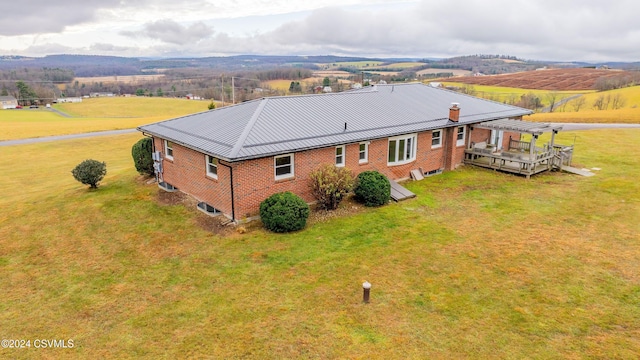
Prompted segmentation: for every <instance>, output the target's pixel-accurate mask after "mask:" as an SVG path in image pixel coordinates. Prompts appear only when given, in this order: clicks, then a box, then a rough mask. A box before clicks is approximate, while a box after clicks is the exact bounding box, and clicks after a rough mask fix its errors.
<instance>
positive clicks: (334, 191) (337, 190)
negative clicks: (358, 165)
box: [309, 164, 354, 210]
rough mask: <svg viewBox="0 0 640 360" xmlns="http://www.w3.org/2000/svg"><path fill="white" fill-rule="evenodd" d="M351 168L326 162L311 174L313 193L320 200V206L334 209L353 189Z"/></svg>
mask: <svg viewBox="0 0 640 360" xmlns="http://www.w3.org/2000/svg"><path fill="white" fill-rule="evenodd" d="M353 184H354V178H353V174H352V173H351V170H349V169H347V168H344V167H335V166H334V165H330V164H326V165H323V166H321V167H320V168H319V169H317V170H315V171H312V172H311V174H309V186H310V187H311V193H312V194H313V196H314V197H315V198H316V200H318V207H320V208H322V209H325V210H334V209H336V208H337V207H338V205H339V204H340V201H342V199H343V198H344V197H345V195H346V194H347V193H348V192H349V191H351V190H352V189H353Z"/></svg>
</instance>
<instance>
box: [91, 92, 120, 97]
mask: <svg viewBox="0 0 640 360" xmlns="http://www.w3.org/2000/svg"><path fill="white" fill-rule="evenodd" d="M114 96H115V95H114V94H113V93H112V92H93V93H90V94H89V97H92V98H95V97H114Z"/></svg>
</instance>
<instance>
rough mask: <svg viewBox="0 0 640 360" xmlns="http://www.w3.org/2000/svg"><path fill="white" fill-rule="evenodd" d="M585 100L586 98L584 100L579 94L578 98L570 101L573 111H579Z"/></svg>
mask: <svg viewBox="0 0 640 360" xmlns="http://www.w3.org/2000/svg"><path fill="white" fill-rule="evenodd" d="M586 102H587V100H585V98H584V97H583V96H580V97H579V98H577V99H575V100H574V101H573V102H572V103H571V104H572V105H573V111H575V112H578V111H580V108H581V107H583V106H584V104H585V103H586Z"/></svg>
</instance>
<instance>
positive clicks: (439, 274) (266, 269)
mask: <svg viewBox="0 0 640 360" xmlns="http://www.w3.org/2000/svg"><path fill="white" fill-rule="evenodd" d="M574 137H575V140H576V154H575V162H576V163H578V164H580V165H582V166H587V167H599V168H601V169H602V170H600V171H598V172H597V175H596V176H594V177H590V178H584V177H578V176H573V175H568V174H558V173H548V174H541V175H538V176H535V177H533V178H531V179H530V180H526V179H524V178H521V177H517V176H511V175H505V174H501V173H496V172H492V171H487V170H480V169H474V168H469V167H467V168H463V169H460V170H457V171H453V172H447V173H444V174H443V175H439V176H434V177H429V178H427V179H425V180H423V181H421V182H412V183H408V184H406V186H407V187H408V188H409V189H410V190H411V191H413V192H415V193H416V194H417V195H418V197H417V198H416V199H413V200H408V201H405V202H402V203H397V204H395V203H394V204H390V205H388V206H385V207H382V208H377V209H362V208H359V209H357V210H355V213H353V214H351V215H348V216H343V217H336V218H332V219H327V220H321V221H318V222H315V223H312V224H310V225H309V226H308V228H307V229H305V230H304V231H301V232H298V233H294V234H286V235H275V234H270V233H266V232H265V231H263V230H260V229H259V228H255V227H250V228H249V232H248V233H246V234H237V233H235V232H231V235H228V236H220V235H216V234H213V233H211V232H209V231H207V230H206V229H203V228H202V227H201V226H199V225H198V224H199V223H201V219H202V216H204V215H202V214H200V213H199V212H197V211H195V210H193V209H192V208H185V207H184V206H183V205H165V204H164V203H162V202H159V201H158V191H159V190H158V189H157V187H156V186H155V185H153V184H151V185H146V184H145V182H144V181H142V180H141V179H140V177H139V176H138V175H137V174H136V173H135V171H134V169H133V166H132V163H131V159H130V156H131V155H130V149H131V145H132V144H133V143H134V142H135V141H136V140H137V139H139V138H140V135H122V136H115V137H100V138H95V139H83V140H72V141H62V142H55V143H41V144H34V145H21V146H12V147H5V148H3V149H2V154H3V156H2V157H0V168H2V169H4V170H5V171H2V172H0V182H1V183H2V184H3V187H2V188H1V190H0V191H1V192H2V196H0V206H1V207H2V209H3V211H2V212H1V213H0V271H1V272H2V275H3V276H2V277H0V292H1V293H2V294H3V301H1V302H0V329H1V332H2V337H3V338H9V339H32V340H33V339H42V338H45V339H73V340H74V344H75V346H74V348H73V349H34V348H31V349H0V357H7V358H43V357H45V358H46V357H49V358H56V359H65V358H153V359H155V358H163V357H164V358H166V357H175V358H207V357H209V358H243V357H244V358H273V359H281V358H377V359H391V358H394V359H395V358H402V359H404V358H414V359H424V358H433V359H451V358H492V359H493V358H510V359H512V358H545V359H547V358H606V359H612V358H629V359H631V358H636V357H637V354H638V353H640V275H639V274H640V262H638V258H639V257H640V243H639V240H640V239H639V238H638V234H640V224H639V222H638V215H639V214H640V184H639V183H638V181H637V176H636V174H638V172H639V170H640V169H639V167H640V165H639V164H638V161H637V159H638V157H639V156H640V150H638V146H636V145H637V143H638V142H639V141H640V131H639V130H635V129H634V130H598V131H583V132H562V133H561V134H560V135H559V138H558V141H559V142H564V143H572V142H573V141H574ZM80 149H81V150H82V151H79V150H80ZM85 158H95V159H98V160H104V161H106V162H107V168H108V174H107V177H106V179H105V181H104V183H103V184H102V185H101V187H100V188H99V189H98V190H97V191H89V190H88V189H86V188H85V187H83V186H82V185H81V184H79V183H77V182H75V180H73V178H72V177H71V174H70V170H71V169H72V168H73V167H74V166H75V165H76V164H77V163H79V162H80V161H82V160H84V159H85ZM364 280H367V281H369V282H371V283H372V284H373V288H372V295H371V300H372V301H371V303H370V304H368V305H364V304H362V303H361V296H362V290H361V284H362V282H363V281H364Z"/></svg>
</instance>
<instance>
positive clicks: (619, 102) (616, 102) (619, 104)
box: [611, 94, 627, 110]
mask: <svg viewBox="0 0 640 360" xmlns="http://www.w3.org/2000/svg"><path fill="white" fill-rule="evenodd" d="M626 102H627V100H626V99H625V98H624V97H623V96H622V94H615V95H614V96H613V98H612V99H611V107H612V108H613V110H617V109H620V108H623V107H624V106H625V104H626Z"/></svg>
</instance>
